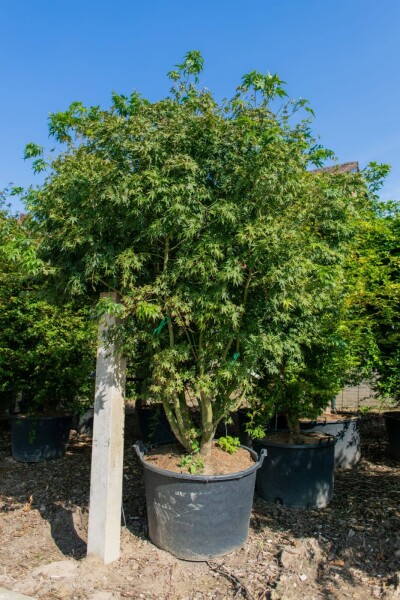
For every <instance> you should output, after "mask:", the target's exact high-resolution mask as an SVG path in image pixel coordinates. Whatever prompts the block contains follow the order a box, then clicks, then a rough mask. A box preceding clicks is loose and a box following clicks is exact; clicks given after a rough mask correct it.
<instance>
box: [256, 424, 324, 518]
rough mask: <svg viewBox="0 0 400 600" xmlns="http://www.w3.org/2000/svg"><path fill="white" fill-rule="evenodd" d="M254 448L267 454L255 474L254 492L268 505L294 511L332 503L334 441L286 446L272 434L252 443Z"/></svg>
mask: <svg viewBox="0 0 400 600" xmlns="http://www.w3.org/2000/svg"><path fill="white" fill-rule="evenodd" d="M254 449H255V450H256V451H260V450H262V449H266V450H267V451H268V460H267V461H264V464H263V466H262V467H261V469H260V470H259V471H258V473H257V491H258V493H259V494H260V496H261V498H263V499H264V500H267V501H268V502H277V503H279V504H283V505H285V506H289V507H293V508H323V507H324V506H327V505H328V504H329V502H330V501H331V500H332V496H333V473H334V452H335V438H333V437H330V438H327V439H324V440H319V441H318V442H316V443H313V444H298V445H289V444H284V443H280V442H274V441H272V435H271V436H270V437H267V438H264V439H263V440H254Z"/></svg>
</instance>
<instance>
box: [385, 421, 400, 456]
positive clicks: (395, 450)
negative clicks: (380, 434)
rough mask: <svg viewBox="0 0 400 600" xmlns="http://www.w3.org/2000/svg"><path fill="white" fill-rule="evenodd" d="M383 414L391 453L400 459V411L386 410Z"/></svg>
mask: <svg viewBox="0 0 400 600" xmlns="http://www.w3.org/2000/svg"><path fill="white" fill-rule="evenodd" d="M383 416H384V417H385V426H386V432H387V435H388V441H389V454H390V456H392V458H395V459H397V460H400V411H389V412H385V413H383Z"/></svg>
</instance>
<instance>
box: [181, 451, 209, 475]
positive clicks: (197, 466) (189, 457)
mask: <svg viewBox="0 0 400 600" xmlns="http://www.w3.org/2000/svg"><path fill="white" fill-rule="evenodd" d="M179 466H180V467H181V468H183V469H184V468H187V470H188V471H189V473H190V474H191V475H196V474H197V473H198V472H199V471H201V470H202V469H204V466H205V465H204V461H203V459H202V458H201V456H198V455H196V454H185V455H184V456H183V457H182V459H181V461H180V463H179Z"/></svg>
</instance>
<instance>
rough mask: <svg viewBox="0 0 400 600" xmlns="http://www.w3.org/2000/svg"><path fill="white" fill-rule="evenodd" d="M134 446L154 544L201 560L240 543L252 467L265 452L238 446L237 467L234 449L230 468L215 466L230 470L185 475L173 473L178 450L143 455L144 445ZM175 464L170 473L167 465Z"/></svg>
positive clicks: (251, 489) (250, 497)
mask: <svg viewBox="0 0 400 600" xmlns="http://www.w3.org/2000/svg"><path fill="white" fill-rule="evenodd" d="M135 448H136V452H137V454H138V457H139V459H140V462H141V463H142V466H143V469H144V482H145V491H146V504H147V518H148V525H149V536H150V539H151V540H152V542H153V543H154V544H155V545H156V546H158V547H159V548H161V549H163V550H167V551H168V552H170V553H171V554H173V555H174V556H176V557H178V558H181V559H184V560H195V561H201V560H208V559H209V558H212V557H215V556H219V555H223V554H227V553H229V552H232V551H233V550H235V549H236V548H239V547H240V546H242V545H243V544H244V543H245V541H246V539H247V536H248V531H249V523H250V513H251V508H252V504H253V495H254V485H255V478H256V471H257V469H258V468H259V467H260V466H261V464H262V461H263V460H264V455H262V456H261V457H260V458H259V457H258V456H257V454H256V453H255V452H253V451H252V450H250V449H243V448H242V449H240V454H243V453H244V455H246V454H247V457H246V459H245V462H246V465H247V468H244V469H243V470H240V469H241V466H239V459H238V458H236V461H237V462H235V457H236V456H237V455H238V456H240V454H238V453H236V454H234V455H227V456H229V459H227V460H228V462H230V459H233V460H232V462H231V464H230V466H229V468H228V467H227V465H224V466H223V467H222V469H220V470H225V471H231V472H230V473H225V474H219V475H210V474H207V475H206V474H204V475H199V474H196V475H190V474H189V473H187V472H186V473H181V472H178V468H177V467H176V463H177V462H179V461H178V455H179V454H181V453H180V452H179V450H178V449H171V448H168V449H166V450H161V452H160V454H159V457H157V458H156V456H157V453H156V451H154V450H152V451H151V454H150V456H149V457H148V458H149V460H146V458H145V456H146V450H145V448H144V447H143V446H142V445H139V444H136V446H135ZM218 452H222V450H218ZM238 452H239V451H238ZM169 454H170V455H171V456H170V457H169V456H168V455H169ZM224 454H225V453H224ZM242 459H243V456H242V457H241V459H240V460H242ZM169 461H171V462H169ZM157 462H161V463H162V464H167V465H168V467H169V468H168V470H167V469H165V468H160V467H158V466H155V463H157ZM174 465H175V472H174V471H172V470H170V469H171V468H172V467H174ZM232 469H233V471H234V472H232Z"/></svg>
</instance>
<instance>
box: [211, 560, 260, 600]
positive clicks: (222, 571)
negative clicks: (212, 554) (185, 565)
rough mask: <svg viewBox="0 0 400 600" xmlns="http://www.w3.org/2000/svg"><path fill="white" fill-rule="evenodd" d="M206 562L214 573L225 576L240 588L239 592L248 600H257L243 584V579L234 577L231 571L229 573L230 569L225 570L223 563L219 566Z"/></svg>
mask: <svg viewBox="0 0 400 600" xmlns="http://www.w3.org/2000/svg"><path fill="white" fill-rule="evenodd" d="M206 562H207V565H208V567H209V568H210V569H211V570H212V571H215V573H219V574H220V575H223V576H224V577H226V578H227V579H229V580H230V581H232V582H233V583H234V584H235V586H236V587H237V588H238V591H240V592H241V593H242V595H244V597H245V598H247V600H255V599H254V596H253V594H252V593H251V592H250V590H249V588H248V587H247V586H246V585H245V584H244V583H243V581H242V579H240V578H239V577H238V576H237V575H234V574H233V573H232V572H231V571H228V569H225V567H224V564H223V563H221V564H217V563H212V562H210V561H206Z"/></svg>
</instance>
